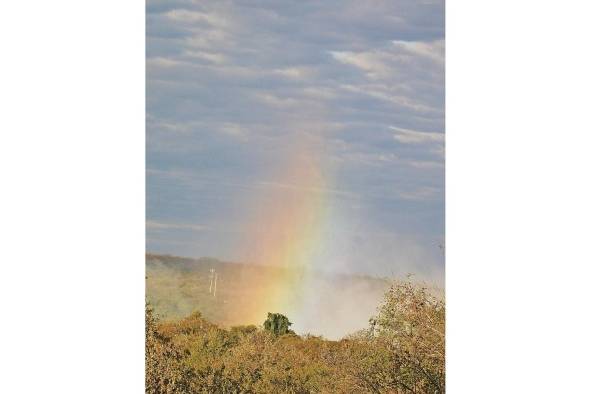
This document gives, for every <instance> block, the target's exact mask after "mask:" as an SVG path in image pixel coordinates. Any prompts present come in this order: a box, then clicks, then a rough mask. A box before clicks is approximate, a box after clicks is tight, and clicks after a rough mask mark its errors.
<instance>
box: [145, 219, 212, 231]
mask: <svg viewBox="0 0 591 394" xmlns="http://www.w3.org/2000/svg"><path fill="white" fill-rule="evenodd" d="M146 228H147V229H149V230H191V231H203V230H205V229H206V228H207V227H206V226H201V225H198V224H183V223H162V222H156V221H154V220H147V221H146Z"/></svg>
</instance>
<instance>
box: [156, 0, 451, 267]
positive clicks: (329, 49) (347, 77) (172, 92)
mask: <svg viewBox="0 0 591 394" xmlns="http://www.w3.org/2000/svg"><path fill="white" fill-rule="evenodd" d="M443 9H444V2H443V1H439V0H434V1H417V0H396V1H376V2H360V1H354V0H345V1H343V0H338V1H337V0H327V1H322V2H299V1H271V0H256V1H232V0H219V1H211V2H198V1H193V0H148V2H147V15H146V30H147V42H146V56H147V59H146V67H147V69H146V72H147V86H146V90H147V97H146V99H147V100H146V111H147V121H146V125H147V146H146V150H147V158H146V160H147V166H148V168H149V169H150V171H149V172H148V174H147V185H146V187H147V217H148V220H149V228H148V230H149V231H157V232H158V236H157V237H155V236H151V237H150V238H149V239H148V249H151V250H153V251H162V252H170V253H174V254H192V255H194V256H201V255H210V256H217V257H220V258H236V259H239V258H240V256H237V255H235V254H234V250H235V249H234V248H233V246H234V245H235V243H236V242H239V237H238V236H237V235H233V234H237V233H239V232H240V231H241V228H242V227H243V225H244V220H245V218H246V217H248V213H249V211H250V210H251V209H252V208H251V206H250V205H249V204H251V203H252V201H255V200H256V199H257V198H258V197H259V196H260V195H264V193H267V192H269V191H270V189H272V188H284V189H285V190H289V188H290V187H293V188H298V190H308V189H309V191H310V192H318V190H315V189H314V188H310V186H309V185H302V184H297V183H296V184H294V182H292V181H290V180H288V179H286V175H285V174H283V173H282V171H284V170H283V169H284V168H285V167H286V166H287V165H286V163H287V162H288V161H289V160H290V156H291V155H293V154H294V153H293V152H294V151H297V149H300V148H297V147H300V146H305V147H306V149H308V150H309V151H310V152H311V153H310V154H309V155H310V157H313V158H314V160H315V163H317V165H318V167H319V168H320V170H319V171H321V172H322V176H323V177H324V179H326V180H327V185H325V186H324V188H323V189H322V190H321V192H322V193H324V194H326V195H327V196H328V199H329V203H330V204H332V205H334V206H338V207H341V206H343V207H344V206H352V204H354V205H355V207H356V208H355V210H354V211H355V215H360V216H363V217H364V218H365V219H364V220H363V222H364V231H366V232H367V234H368V236H367V239H365V240H364V242H366V243H367V245H366V249H365V250H382V251H383V253H382V256H381V257H380V256H379V255H377V254H376V255H373V256H372V258H374V259H376V260H377V261H376V263H375V265H372V267H371V268H367V270H368V271H371V272H374V273H379V272H384V273H386V272H387V271H388V270H387V269H386V268H385V267H386V266H385V265H386V261H387V260H389V259H392V258H393V257H395V256H392V254H395V253H396V251H394V250H392V249H389V248H386V247H382V246H378V243H379V242H382V241H378V240H377V239H378V238H376V240H374V241H372V237H371V235H370V234H379V233H384V232H386V233H396V234H402V235H401V237H406V238H408V239H413V245H416V248H417V249H420V248H423V249H424V250H422V251H421V252H420V253H419V252H417V254H416V256H420V258H421V259H424V262H422V263H421V264H425V265H429V264H431V265H436V264H439V263H440V259H439V256H438V255H436V253H435V254H434V253H431V251H430V250H431V249H430V248H431V244H432V242H431V239H433V238H438V239H440V238H442V234H443V217H444V215H443V201H444V194H443V190H444V181H443V168H444V161H443V152H444V151H443V142H444V141H443V138H444V137H443V132H444V129H445V124H444V100H445V95H444V56H445V41H444V30H445V29H444V27H445V26H444V12H443ZM306 188H308V189H306ZM333 208H334V207H333ZM335 210H336V208H335ZM352 211H353V210H351V209H343V210H341V211H340V212H341V214H342V215H344V218H345V217H347V216H348V215H353V212H352ZM344 218H343V220H344ZM345 222H346V220H345ZM190 223H199V225H196V226H199V230H198V229H197V228H194V229H191V228H189V227H186V226H189V225H190ZM167 226H168V227H167ZM174 226H177V227H174ZM200 226H202V227H200ZM343 226H345V227H346V226H347V225H346V224H344V225H343ZM197 230H198V231H197ZM222 230H225V231H226V232H224V234H225V236H223V237H220V231H222ZM151 240H152V241H151ZM168 241H170V242H168ZM372 242H373V244H372ZM380 245H381V244H380ZM171 248H172V249H171ZM380 259H381V260H380ZM418 260H419V258H418V257H417V258H416V259H413V261H418ZM417 264H418V263H417ZM380 269H382V271H380Z"/></svg>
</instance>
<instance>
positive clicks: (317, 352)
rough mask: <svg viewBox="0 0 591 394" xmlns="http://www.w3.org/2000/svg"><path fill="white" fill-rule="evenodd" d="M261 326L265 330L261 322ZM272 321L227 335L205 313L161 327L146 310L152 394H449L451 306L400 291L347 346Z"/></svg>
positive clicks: (408, 287)
mask: <svg viewBox="0 0 591 394" xmlns="http://www.w3.org/2000/svg"><path fill="white" fill-rule="evenodd" d="M261 323H263V322H261ZM289 324H290V322H289V320H288V319H287V317H285V316H283V315H279V314H272V313H270V314H269V316H268V318H267V321H266V322H264V324H263V325H262V326H260V327H257V326H253V325H250V326H236V327H231V328H229V329H224V328H222V327H219V326H217V325H216V324H213V323H211V322H209V321H207V320H206V319H204V318H203V316H202V315H201V314H200V313H199V312H195V313H193V314H191V315H189V316H188V317H185V318H183V319H180V320H171V321H158V320H157V318H156V317H155V315H154V311H153V309H152V308H151V307H150V305H147V306H146V392H147V393H444V392H445V303H444V301H443V300H441V299H440V298H438V297H434V296H433V295H431V294H430V292H428V291H427V290H426V289H425V288H423V287H421V286H418V285H415V284H412V283H410V282H403V283H397V284H393V285H392V286H391V287H390V289H389V290H388V291H387V292H386V294H385V297H384V301H383V303H382V304H381V305H380V306H379V308H378V313H377V315H376V316H375V317H374V318H372V319H371V320H370V323H369V326H368V328H367V329H365V330H362V331H359V332H356V333H354V334H352V335H350V336H348V337H346V338H344V339H342V340H340V341H329V340H325V339H323V338H322V337H315V336H310V335H304V336H298V335H296V334H294V333H293V331H291V330H289V329H288V327H289Z"/></svg>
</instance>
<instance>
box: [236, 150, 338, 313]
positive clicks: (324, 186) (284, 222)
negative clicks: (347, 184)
mask: <svg viewBox="0 0 591 394" xmlns="http://www.w3.org/2000/svg"><path fill="white" fill-rule="evenodd" d="M315 153H316V154H315ZM321 157H322V156H321V155H320V154H317V152H315V149H313V147H312V148H311V146H310V145H309V144H305V143H303V142H300V143H299V145H298V146H296V147H294V148H292V153H291V155H290V157H288V158H286V162H285V164H284V166H283V168H279V169H278V171H277V173H276V176H275V177H274V178H273V179H274V181H273V182H265V184H264V185H263V186H264V187H262V188H261V190H260V191H259V192H258V193H257V195H256V196H254V198H253V204H252V205H253V206H254V209H253V217H252V218H251V220H249V223H251V224H250V225H249V228H247V229H246V231H245V232H244V233H245V234H246V236H245V239H244V241H243V242H242V245H241V246H240V248H241V255H243V256H244V259H245V260H247V261H250V262H253V263H256V264H263V265H266V266H271V267H274V268H276V270H271V272H274V274H269V275H264V276H261V277H260V278H258V279H257V280H256V281H255V283H250V284H248V286H250V287H252V293H251V298H250V299H249V300H245V302H246V304H245V305H246V307H245V308H244V310H243V311H241V314H242V316H241V320H242V321H243V322H244V323H245V324H261V323H262V322H263V321H264V319H265V318H266V316H267V312H276V313H283V314H285V315H287V316H288V317H289V318H290V319H291V320H292V321H297V320H298V319H299V320H300V321H301V319H302V318H303V316H304V315H305V311H304V310H303V309H304V308H305V305H304V304H303V302H304V299H305V297H304V296H303V295H306V288H307V286H308V284H309V282H310V279H311V277H310V276H311V274H312V273H313V270H314V269H315V268H318V267H317V266H318V264H320V262H321V258H320V256H321V255H322V248H323V246H324V241H325V240H324V234H326V226H327V222H328V217H329V213H330V212H329V211H330V207H331V204H330V201H329V194H328V193H327V190H328V178H329V176H327V174H326V172H325V171H326V170H324V171H323V169H324V168H325V167H326V166H323V165H322V163H321Z"/></svg>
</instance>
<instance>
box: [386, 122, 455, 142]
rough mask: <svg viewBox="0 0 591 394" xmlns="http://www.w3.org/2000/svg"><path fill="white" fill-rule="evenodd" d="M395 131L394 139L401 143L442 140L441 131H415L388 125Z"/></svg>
mask: <svg viewBox="0 0 591 394" xmlns="http://www.w3.org/2000/svg"><path fill="white" fill-rule="evenodd" d="M389 127H390V129H392V130H394V131H395V135H394V139H395V140H396V141H398V142H401V143H403V144H421V143H425V142H443V140H444V137H445V136H444V135H443V134H442V133H427V132H424V131H416V130H409V129H403V128H401V127H394V126H389Z"/></svg>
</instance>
